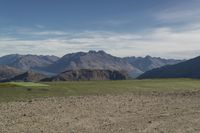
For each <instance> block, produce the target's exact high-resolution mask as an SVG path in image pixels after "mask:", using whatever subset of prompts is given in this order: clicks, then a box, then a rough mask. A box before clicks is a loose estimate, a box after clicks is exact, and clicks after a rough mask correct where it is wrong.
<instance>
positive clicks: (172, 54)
mask: <svg viewBox="0 0 200 133" xmlns="http://www.w3.org/2000/svg"><path fill="white" fill-rule="evenodd" d="M199 7H200V0H0V56H3V55H7V54H16V53H18V54H37V55H56V56H63V55H65V54H67V53H73V52H78V51H85V52H86V51H89V50H104V51H106V52H108V53H110V54H113V55H115V56H119V57H125V56H146V55H151V56H156V57H163V58H175V59H189V58H193V57H195V56H198V55H200V15H199V14H200V8H199Z"/></svg>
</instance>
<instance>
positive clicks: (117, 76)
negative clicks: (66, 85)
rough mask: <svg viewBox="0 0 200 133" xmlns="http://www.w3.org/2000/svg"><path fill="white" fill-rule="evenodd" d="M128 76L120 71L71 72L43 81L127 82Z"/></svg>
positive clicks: (87, 70) (85, 70) (82, 70)
mask: <svg viewBox="0 0 200 133" xmlns="http://www.w3.org/2000/svg"><path fill="white" fill-rule="evenodd" d="M128 78H129V77H128V75H127V74H126V73H123V72H119V71H115V70H113V71H111V70H89V69H81V70H69V71H65V72H62V73H60V74H58V75H57V76H53V77H51V78H46V79H43V80H42V81H79V80H80V81H82V80H126V79H128Z"/></svg>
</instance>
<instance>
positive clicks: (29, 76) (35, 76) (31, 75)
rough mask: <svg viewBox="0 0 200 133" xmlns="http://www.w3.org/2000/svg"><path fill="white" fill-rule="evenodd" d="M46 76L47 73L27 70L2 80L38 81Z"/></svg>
mask: <svg viewBox="0 0 200 133" xmlns="http://www.w3.org/2000/svg"><path fill="white" fill-rule="evenodd" d="M46 77H47V76H46V75H43V74H41V73H37V72H33V71H27V72H25V73H22V74H19V75H17V76H15V77H12V78H8V79H5V80H2V81H1V82H13V81H14V82H37V81H40V80H41V79H44V78H46Z"/></svg>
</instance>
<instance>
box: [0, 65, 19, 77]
mask: <svg viewBox="0 0 200 133" xmlns="http://www.w3.org/2000/svg"><path fill="white" fill-rule="evenodd" d="M20 73H22V71H21V70H19V69H16V68H13V67H8V66H2V65H0V80H4V79H7V78H11V77H14V76H16V75H18V74H20Z"/></svg>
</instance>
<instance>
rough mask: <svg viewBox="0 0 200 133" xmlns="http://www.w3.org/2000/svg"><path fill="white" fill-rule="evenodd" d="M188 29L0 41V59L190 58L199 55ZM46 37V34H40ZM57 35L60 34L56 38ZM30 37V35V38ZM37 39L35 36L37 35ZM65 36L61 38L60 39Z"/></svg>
mask: <svg viewBox="0 0 200 133" xmlns="http://www.w3.org/2000/svg"><path fill="white" fill-rule="evenodd" d="M191 27H196V26H191V25H190V26H188V27H187V28H185V29H184V30H179V31H176V30H174V29H171V28H166V27H164V28H156V29H153V30H151V31H148V32H146V33H141V34H133V33H113V32H102V31H101V32H90V31H87V32H81V33H71V34H70V33H66V32H59V31H55V32H52V34H53V33H58V34H57V35H61V36H55V37H54V38H50V37H47V38H46V39H42V40H39V39H38V40H24V39H20V38H18V39H16V38H9V37H6V38H5V37H3V38H0V50H1V55H5V54H10V53H20V54H54V55H58V56H62V55H64V54H66V53H71V52H77V51H88V50H105V51H106V52H109V53H111V54H114V55H116V56H145V55H152V56H161V57H165V58H191V57H193V56H197V55H200V37H199V36H200V28H191ZM40 33H43V34H41V35H48V34H49V32H48V31H43V32H40ZM59 33H61V34H59ZM32 35H33V34H32ZM37 35H39V34H37ZM63 35H65V36H63Z"/></svg>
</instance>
